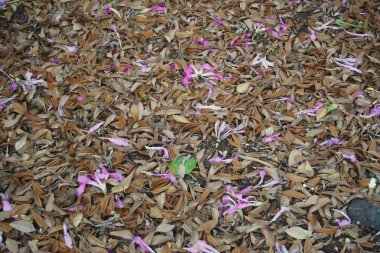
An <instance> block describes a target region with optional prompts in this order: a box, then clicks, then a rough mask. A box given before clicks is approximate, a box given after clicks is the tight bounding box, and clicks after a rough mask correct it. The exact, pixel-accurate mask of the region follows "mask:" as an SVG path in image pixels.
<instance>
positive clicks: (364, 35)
mask: <svg viewBox="0 0 380 253" xmlns="http://www.w3.org/2000/svg"><path fill="white" fill-rule="evenodd" d="M344 31H345V32H346V33H347V34H349V35H352V36H355V37H360V38H368V37H371V34H369V33H352V32H349V31H346V30H344Z"/></svg>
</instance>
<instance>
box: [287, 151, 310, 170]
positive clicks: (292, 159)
mask: <svg viewBox="0 0 380 253" xmlns="http://www.w3.org/2000/svg"><path fill="white" fill-rule="evenodd" d="M305 159H306V158H305V157H304V156H303V155H302V153H301V152H300V151H299V150H297V149H295V150H292V152H290V154H289V158H288V165H289V166H293V165H295V164H297V163H299V162H302V161H303V160H305Z"/></svg>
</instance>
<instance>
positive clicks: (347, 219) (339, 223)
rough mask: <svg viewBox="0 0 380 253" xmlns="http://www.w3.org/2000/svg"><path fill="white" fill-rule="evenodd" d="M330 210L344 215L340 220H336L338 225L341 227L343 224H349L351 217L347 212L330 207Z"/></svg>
mask: <svg viewBox="0 0 380 253" xmlns="http://www.w3.org/2000/svg"><path fill="white" fill-rule="evenodd" d="M332 210H333V211H335V212H338V213H340V214H341V215H342V216H343V217H344V218H343V219H341V220H339V221H338V222H337V223H338V225H339V227H341V228H342V227H344V226H347V225H349V224H351V218H350V217H349V216H348V215H347V214H345V213H344V212H342V211H340V210H336V209H332Z"/></svg>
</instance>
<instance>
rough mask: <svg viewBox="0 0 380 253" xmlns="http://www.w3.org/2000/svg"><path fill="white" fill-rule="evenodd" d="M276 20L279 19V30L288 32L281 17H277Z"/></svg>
mask: <svg viewBox="0 0 380 253" xmlns="http://www.w3.org/2000/svg"><path fill="white" fill-rule="evenodd" d="M278 18H279V19H280V23H281V25H280V28H281V29H282V30H283V31H286V30H288V26H287V25H286V24H285V22H284V21H282V19H281V17H280V16H279V17H278Z"/></svg>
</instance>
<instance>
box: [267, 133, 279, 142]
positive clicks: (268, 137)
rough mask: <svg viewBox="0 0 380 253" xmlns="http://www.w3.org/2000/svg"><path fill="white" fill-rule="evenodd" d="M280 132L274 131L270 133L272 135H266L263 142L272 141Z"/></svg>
mask: <svg viewBox="0 0 380 253" xmlns="http://www.w3.org/2000/svg"><path fill="white" fill-rule="evenodd" d="M280 134H281V133H276V134H272V135H269V136H267V137H265V138H264V142H265V143H269V142H274V141H276V140H277V138H278V136H280Z"/></svg>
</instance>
